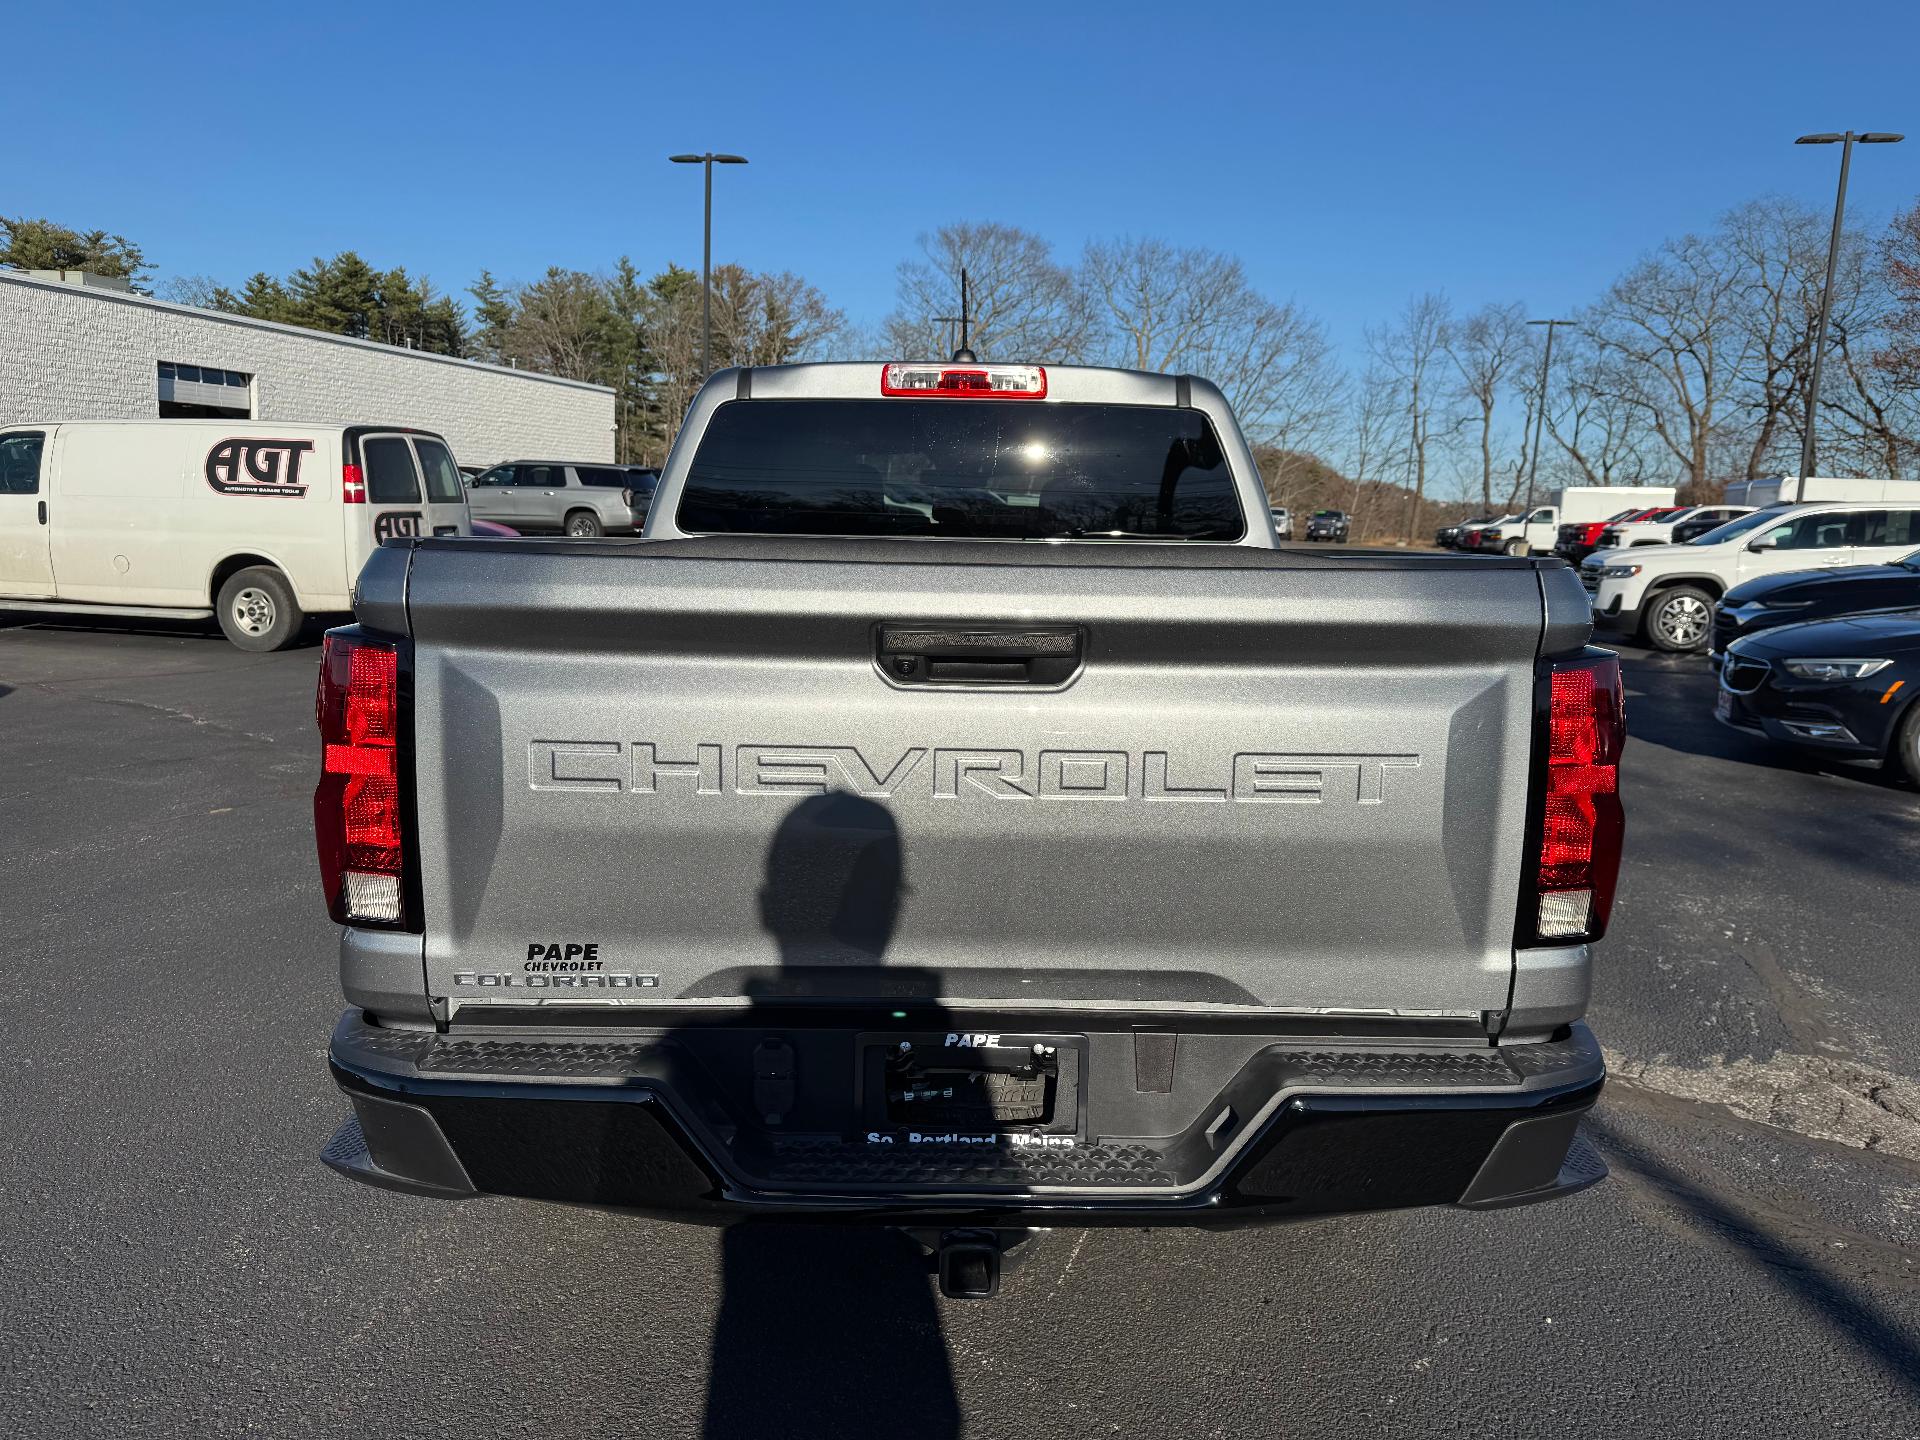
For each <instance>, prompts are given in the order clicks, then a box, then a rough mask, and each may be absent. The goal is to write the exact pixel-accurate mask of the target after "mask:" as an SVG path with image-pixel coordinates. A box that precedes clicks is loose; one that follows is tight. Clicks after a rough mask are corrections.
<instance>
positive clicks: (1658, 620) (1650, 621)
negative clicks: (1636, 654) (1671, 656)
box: [1647, 585, 1713, 651]
mask: <svg viewBox="0 0 1920 1440" xmlns="http://www.w3.org/2000/svg"><path fill="white" fill-rule="evenodd" d="M1712 627H1713V597H1712V596H1711V595H1709V594H1707V592H1706V591H1704V590H1698V589H1695V588H1694V587H1693V586H1691V585H1676V586H1674V587H1673V588H1672V589H1671V590H1662V591H1661V592H1660V596H1659V598H1658V599H1656V600H1655V601H1654V602H1653V604H1652V605H1650V606H1649V607H1648V608H1647V642H1648V643H1649V644H1650V645H1652V646H1653V648H1654V649H1656V650H1668V651H1680V650H1698V649H1699V648H1700V647H1701V646H1702V645H1704V644H1706V643H1707V632H1708V631H1709V630H1710V629H1712Z"/></svg>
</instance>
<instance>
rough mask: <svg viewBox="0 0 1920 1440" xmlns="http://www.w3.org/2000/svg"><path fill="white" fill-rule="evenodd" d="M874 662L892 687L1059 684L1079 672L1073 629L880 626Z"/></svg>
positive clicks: (1077, 635)
mask: <svg viewBox="0 0 1920 1440" xmlns="http://www.w3.org/2000/svg"><path fill="white" fill-rule="evenodd" d="M878 646H879V652H878V655H877V656H876V663H877V664H878V665H879V667H880V672H881V673H882V674H883V675H885V676H886V677H887V678H888V679H889V680H891V681H892V682H893V683H894V684H896V685H1039V686H1058V685H1064V684H1066V683H1067V682H1068V681H1069V680H1071V679H1073V677H1074V676H1075V675H1077V674H1078V673H1079V671H1080V661H1081V656H1082V654H1083V653H1084V651H1085V648H1086V646H1085V636H1084V635H1083V634H1082V632H1081V631H1080V629H1079V627H1078V626H1073V625H1058V626H1032V625H1020V626H1009V627H1006V628H999V629H996V628H992V627H976V626H968V627H966V628H952V629H949V628H945V627H939V626H929V625H894V624H890V625H882V626H881V627H880V630H879V636H878Z"/></svg>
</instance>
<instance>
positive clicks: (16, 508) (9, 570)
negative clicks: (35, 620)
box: [0, 430, 53, 600]
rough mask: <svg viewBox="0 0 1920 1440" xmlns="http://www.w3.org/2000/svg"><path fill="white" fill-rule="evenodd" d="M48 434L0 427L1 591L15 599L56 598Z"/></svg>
mask: <svg viewBox="0 0 1920 1440" xmlns="http://www.w3.org/2000/svg"><path fill="white" fill-rule="evenodd" d="M49 439H51V436H50V434H49V432H48V431H45V430H6V431H0V596H9V597H11V598H13V599H15V600H51V599H52V598H53V547H52V543H51V535H52V528H51V526H50V525H49V524H48V520H49V518H50V516H49V514H48V509H47V491H48V489H49V488H50V486H49V483H48V482H49V477H50V476H51V474H52V471H53V465H52V461H51V459H50V458H49V456H50V454H51V452H52V448H53V447H52V446H51V445H49V444H48V443H47V442H48V440H49Z"/></svg>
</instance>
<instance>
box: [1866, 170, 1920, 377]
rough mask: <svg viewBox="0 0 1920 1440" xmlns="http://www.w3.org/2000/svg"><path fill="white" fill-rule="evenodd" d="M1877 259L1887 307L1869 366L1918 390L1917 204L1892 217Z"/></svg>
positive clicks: (1919, 228) (1919, 222)
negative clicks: (1879, 341)
mask: <svg viewBox="0 0 1920 1440" xmlns="http://www.w3.org/2000/svg"><path fill="white" fill-rule="evenodd" d="M1879 259H1880V269H1881V275H1882V277H1883V279H1884V281H1885V283H1886V285H1887V288H1888V290H1889V292H1890V294H1889V300H1890V308H1889V314H1888V318H1887V334H1886V337H1885V340H1884V342H1883V343H1882V345H1881V346H1880V348H1879V349H1877V350H1876V351H1875V352H1874V353H1873V364H1874V367H1875V368H1876V369H1878V370H1880V371H1881V372H1882V373H1883V374H1885V375H1886V376H1888V377H1889V378H1890V379H1891V380H1892V381H1893V382H1894V383H1895V384H1897V385H1900V386H1902V387H1904V388H1907V389H1910V390H1911V389H1920V201H1915V202H1914V205H1913V207H1912V208H1911V209H1909V210H1903V211H1901V212H1900V213H1899V214H1898V215H1896V216H1894V217H1893V223H1892V224H1891V225H1889V226H1888V227H1887V233H1886V235H1885V236H1884V237H1882V239H1881V241H1880V255H1879Z"/></svg>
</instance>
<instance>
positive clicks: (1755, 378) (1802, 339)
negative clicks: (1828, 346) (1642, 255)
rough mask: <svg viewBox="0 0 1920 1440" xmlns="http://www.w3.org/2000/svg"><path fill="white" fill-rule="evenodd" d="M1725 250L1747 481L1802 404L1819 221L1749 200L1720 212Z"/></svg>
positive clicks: (1801, 210) (1821, 241) (1786, 203)
mask: <svg viewBox="0 0 1920 1440" xmlns="http://www.w3.org/2000/svg"><path fill="white" fill-rule="evenodd" d="M1723 224H1724V227H1725V230H1726V237H1727V244H1728V245H1729V246H1730V247H1731V249H1732V253H1733V255H1734V256H1736V257H1737V258H1738V259H1739V261H1740V262H1741V264H1742V265H1743V266H1744V268H1745V271H1746V274H1745V276H1744V284H1743V285H1742V288H1741V292H1740V303H1739V304H1738V305H1737V306H1736V307H1735V308H1734V309H1733V312H1732V314H1733V317H1734V319H1735V321H1736V323H1737V324H1738V325H1739V327H1740V330H1741V338H1742V346H1741V349H1742V354H1743V358H1744V363H1743V365H1742V366H1741V371H1740V374H1739V376H1738V379H1737V385H1736V393H1737V395H1738V398H1739V399H1740V401H1741V403H1742V406H1743V408H1744V409H1745V411H1746V413H1747V415H1748V416H1749V417H1750V418H1749V421H1748V426H1749V428H1748V432H1747V434H1746V435H1745V437H1744V439H1745V444H1744V446H1743V448H1744V450H1745V452H1746V460H1745V464H1744V466H1743V473H1744V474H1745V475H1746V477H1747V478H1748V479H1752V478H1753V477H1755V476H1757V475H1764V474H1766V473H1768V470H1769V469H1770V468H1771V467H1770V465H1769V460H1770V457H1771V456H1772V455H1773V452H1774V450H1775V447H1776V445H1777V444H1778V442H1779V440H1780V437H1781V431H1782V429H1783V427H1792V426H1793V424H1794V417H1795V416H1796V415H1798V414H1799V413H1800V412H1801V410H1802V408H1803V406H1804V405H1805V403H1806V402H1805V397H1806V387H1807V383H1808V376H1809V371H1810V366H1809V364H1808V361H1809V357H1810V354H1811V348H1810V341H1811V338H1812V335H1813V329H1814V323H1815V321H1816V319H1817V318H1818V316H1819V312H1820V289H1821V284H1822V280H1823V276H1824V273H1825V267H1826V255H1827V236H1826V227H1825V222H1824V221H1822V220H1821V219H1820V217H1819V216H1817V215H1815V214H1814V213H1813V212H1812V211H1810V210H1808V209H1807V208H1806V207H1805V206H1802V205H1800V204H1798V203H1796V202H1794V201H1791V200H1786V199H1782V198H1777V197H1776V198H1770V199H1766V200H1755V201H1751V202H1749V203H1748V204H1745V205H1742V206H1740V207H1739V208H1738V209H1735V210H1732V211H1730V212H1728V214H1727V216H1726V218H1725V220H1724V222H1723Z"/></svg>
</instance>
